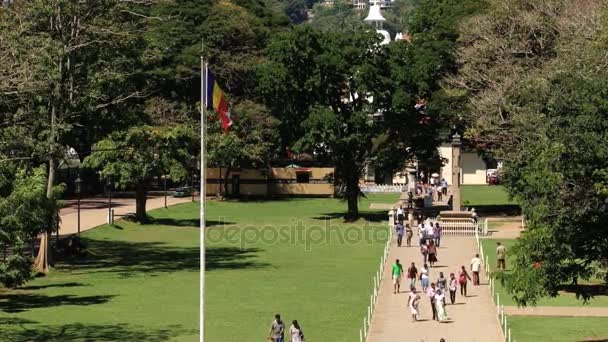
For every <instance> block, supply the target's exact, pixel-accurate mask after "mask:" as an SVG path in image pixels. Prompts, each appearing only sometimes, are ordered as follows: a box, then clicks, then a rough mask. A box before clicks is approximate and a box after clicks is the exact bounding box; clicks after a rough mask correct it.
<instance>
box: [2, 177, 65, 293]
mask: <svg viewBox="0 0 608 342" xmlns="http://www.w3.org/2000/svg"><path fill="white" fill-rule="evenodd" d="M12 178H13V180H12V182H11V184H10V188H8V189H6V191H7V193H8V195H6V196H2V197H0V244H1V246H2V248H10V249H12V250H13V255H10V256H9V257H8V258H7V259H6V260H5V261H0V282H1V283H2V284H3V285H4V286H6V287H15V286H19V285H21V284H23V283H25V282H26V281H27V280H29V279H31V276H32V274H31V273H32V272H31V271H32V260H31V258H30V257H26V256H23V255H22V249H23V244H24V242H26V241H30V240H31V239H33V238H34V237H36V236H38V234H40V233H42V232H46V231H53V230H55V227H56V225H57V220H58V217H57V213H58V210H59V206H60V203H59V202H58V201H57V198H58V196H59V195H60V192H61V190H62V189H61V187H56V188H55V189H54V192H53V195H52V196H51V198H48V197H47V184H46V171H45V169H44V168H42V167H41V168H37V169H34V170H19V171H17V172H16V174H14V175H13V176H12Z"/></svg>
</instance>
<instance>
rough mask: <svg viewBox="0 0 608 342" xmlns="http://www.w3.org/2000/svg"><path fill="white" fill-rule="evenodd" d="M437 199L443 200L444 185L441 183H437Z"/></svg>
mask: <svg viewBox="0 0 608 342" xmlns="http://www.w3.org/2000/svg"><path fill="white" fill-rule="evenodd" d="M437 201H439V202H441V201H443V187H442V186H441V184H439V185H437Z"/></svg>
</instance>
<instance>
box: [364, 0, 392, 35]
mask: <svg viewBox="0 0 608 342" xmlns="http://www.w3.org/2000/svg"><path fill="white" fill-rule="evenodd" d="M364 21H366V22H368V23H372V24H374V25H375V26H376V32H378V33H379V34H381V35H382V37H384V39H383V40H382V42H381V43H380V45H385V44H388V43H390V42H391V35H390V34H389V33H388V31H386V30H383V29H382V23H383V22H385V21H386V19H384V17H383V16H382V12H381V11H380V5H378V3H377V2H374V3H372V5H371V6H370V7H369V13H368V15H367V18H365V19H364Z"/></svg>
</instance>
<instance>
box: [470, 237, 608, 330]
mask: <svg viewBox="0 0 608 342" xmlns="http://www.w3.org/2000/svg"><path fill="white" fill-rule="evenodd" d="M481 241H482V245H483V249H484V253H485V255H487V256H488V263H489V264H490V270H491V271H493V270H494V269H495V267H496V242H497V241H500V242H501V243H502V244H503V245H505V247H507V252H508V251H509V249H510V247H511V246H513V245H514V244H515V240H494V239H483V240H481ZM510 259H514V256H513V255H509V254H507V271H508V269H509V265H510V264H511V263H510ZM496 291H497V292H498V293H499V294H500V302H501V303H502V304H503V305H517V304H516V303H515V301H513V299H512V298H511V296H509V295H508V294H507V291H506V290H505V289H504V288H503V286H502V285H501V284H500V282H496ZM537 305H538V306H583V305H586V306H593V307H595V306H598V307H606V306H608V296H607V295H602V296H596V297H594V298H593V299H591V300H590V301H589V302H588V303H586V304H585V303H583V302H582V301H581V300H578V299H577V298H576V296H575V295H574V293H571V292H560V295H559V296H557V297H555V298H546V299H542V300H540V301H539V302H538V303H537ZM518 340H519V339H518Z"/></svg>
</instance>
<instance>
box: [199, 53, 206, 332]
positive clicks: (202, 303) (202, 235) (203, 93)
mask: <svg viewBox="0 0 608 342" xmlns="http://www.w3.org/2000/svg"><path fill="white" fill-rule="evenodd" d="M203 48H204V45H203ZM206 104H207V63H205V58H204V56H201V164H200V167H201V178H200V179H201V181H200V184H201V189H200V195H201V199H200V248H199V252H200V271H199V272H200V309H199V310H200V313H199V317H200V323H199V324H200V328H199V329H200V342H204V341H205V191H206V190H207V189H206V184H207V179H206V177H205V172H206V170H205V168H206V162H205V159H206V150H207V149H206V146H205V145H206V144H205V133H207V122H206V121H207V115H206V113H205V107H206Z"/></svg>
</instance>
